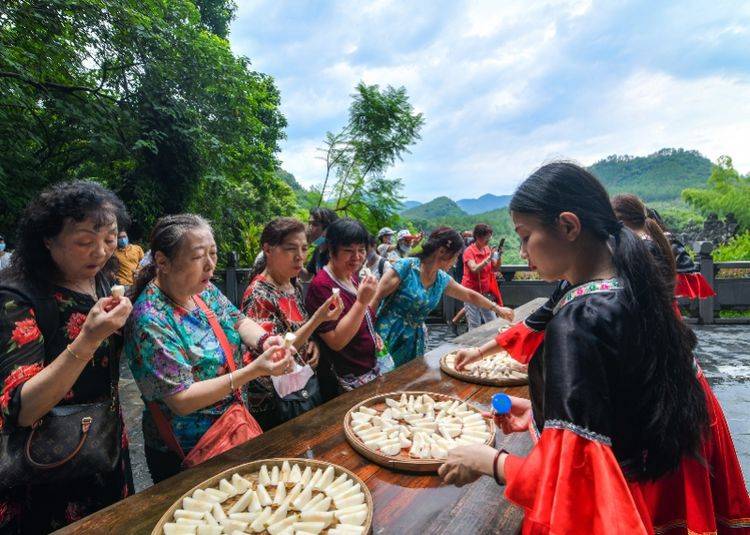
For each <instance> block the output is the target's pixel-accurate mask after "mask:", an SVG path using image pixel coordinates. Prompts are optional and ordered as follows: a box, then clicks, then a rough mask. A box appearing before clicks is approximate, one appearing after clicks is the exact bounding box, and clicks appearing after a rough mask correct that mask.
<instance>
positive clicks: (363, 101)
mask: <svg viewBox="0 0 750 535" xmlns="http://www.w3.org/2000/svg"><path fill="white" fill-rule="evenodd" d="M352 98H353V100H352V104H351V106H350V107H349V121H348V123H347V124H346V126H345V127H344V128H343V129H342V130H341V131H340V132H338V133H336V134H333V133H332V132H327V133H326V137H325V140H324V141H323V145H324V147H323V148H322V149H321V151H322V152H323V154H324V157H323V159H324V160H325V162H326V174H325V177H324V180H323V185H322V187H321V188H320V190H319V191H318V203H317V204H318V205H320V204H322V203H323V202H324V201H325V200H326V199H327V198H328V197H327V195H328V194H329V190H328V188H329V185H331V184H330V183H331V182H333V184H332V186H331V191H330V195H331V197H332V199H335V200H332V201H331V203H330V204H331V207H332V208H333V209H335V210H337V211H339V212H343V213H344V214H346V215H350V216H352V217H357V218H358V219H361V220H362V221H363V222H364V223H365V224H366V225H367V226H368V228H369V229H370V230H371V231H375V230H376V229H377V228H378V227H380V226H383V225H386V224H397V223H398V222H399V221H400V218H399V217H398V209H399V207H400V202H401V200H402V199H403V197H401V194H400V191H401V187H402V182H401V180H399V179H389V178H386V177H385V172H386V170H387V169H388V168H389V167H391V166H393V164H395V163H396V161H397V160H401V159H402V157H403V155H404V154H407V153H409V150H408V147H410V146H411V145H413V144H414V143H416V142H417V140H419V139H420V135H419V131H420V129H421V128H422V126H423V125H424V118H423V116H422V114H421V113H415V112H414V109H413V107H412V105H411V103H410V102H409V96H408V95H407V93H406V89H405V88H404V87H399V88H393V87H391V86H388V87H387V88H386V89H384V90H381V89H380V87H378V86H377V85H367V84H365V83H363V82H360V83H359V84H358V85H357V87H356V90H355V93H354V94H353V95H352Z"/></svg>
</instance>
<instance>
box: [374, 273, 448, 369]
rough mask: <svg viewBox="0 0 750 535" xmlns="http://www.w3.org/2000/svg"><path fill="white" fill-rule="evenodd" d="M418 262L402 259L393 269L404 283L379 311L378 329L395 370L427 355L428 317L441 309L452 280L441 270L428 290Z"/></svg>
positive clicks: (382, 304)
mask: <svg viewBox="0 0 750 535" xmlns="http://www.w3.org/2000/svg"><path fill="white" fill-rule="evenodd" d="M419 266H420V261H419V259H418V258H402V259H401V260H399V261H398V262H396V263H395V264H393V269H394V270H395V272H396V274H397V275H398V277H399V279H401V284H400V285H399V287H398V288H397V289H396V291H395V292H394V293H392V294H391V295H389V296H388V297H386V298H385V300H384V301H383V302H382V303H381V305H380V309H379V310H378V319H377V324H376V326H375V328H376V330H377V331H378V334H379V335H380V337H381V338H382V339H383V342H385V345H386V347H387V348H388V351H389V352H390V353H391V356H392V357H393V361H394V363H395V364H396V366H401V365H402V364H405V363H407V362H409V361H410V360H412V359H414V358H415V357H417V356H419V355H424V350H425V332H426V330H427V327H426V326H425V324H424V321H425V319H426V318H427V315H428V314H429V313H430V312H431V311H432V310H433V309H434V308H435V307H436V306H437V305H438V303H439V302H440V298H441V297H442V295H443V292H444V291H445V287H446V286H448V283H449V282H450V281H451V276H450V275H448V274H447V273H446V272H445V271H443V270H439V271H438V273H437V277H435V282H434V283H432V286H430V287H429V288H425V287H424V286H423V285H422V280H421V279H420V278H419Z"/></svg>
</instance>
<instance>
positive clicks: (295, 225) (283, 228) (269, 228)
mask: <svg viewBox="0 0 750 535" xmlns="http://www.w3.org/2000/svg"><path fill="white" fill-rule="evenodd" d="M300 232H302V233H304V232H305V225H304V223H302V221H300V220H299V219H295V218H293V217H277V218H276V219H274V220H272V221H271V222H270V223H268V224H267V225H266V226H265V227H264V228H263V232H262V233H261V235H260V245H261V247H262V246H263V245H270V246H272V247H273V246H276V245H281V244H282V243H284V240H285V239H286V237H287V236H289V235H290V234H297V233H300ZM266 265H267V264H266V255H265V254H263V251H261V256H260V259H259V260H258V261H257V262H255V264H253V267H252V269H251V270H250V273H249V274H248V277H247V282H248V284H250V283H251V282H253V279H255V277H257V276H258V275H260V274H261V273H263V271H264V270H265V269H266Z"/></svg>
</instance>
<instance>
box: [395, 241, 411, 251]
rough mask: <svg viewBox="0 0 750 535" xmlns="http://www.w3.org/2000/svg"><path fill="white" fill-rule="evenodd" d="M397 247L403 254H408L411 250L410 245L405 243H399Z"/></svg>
mask: <svg viewBox="0 0 750 535" xmlns="http://www.w3.org/2000/svg"><path fill="white" fill-rule="evenodd" d="M398 248H399V250H400V251H401V252H402V253H404V254H408V253H409V251H411V245H407V244H406V243H399V244H398Z"/></svg>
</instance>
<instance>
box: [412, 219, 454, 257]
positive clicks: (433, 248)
mask: <svg viewBox="0 0 750 535" xmlns="http://www.w3.org/2000/svg"><path fill="white" fill-rule="evenodd" d="M441 247H442V248H444V249H445V252H446V253H448V254H450V255H451V256H454V255H457V254H458V253H459V252H460V251H461V249H463V247H464V240H463V238H461V235H460V234H459V233H458V232H456V231H455V230H453V229H452V228H450V227H440V228H437V229H435V230H433V231H432V232H431V233H430V236H429V237H428V238H427V241H426V242H425V244H424V245H423V246H422V250H421V251H420V252H419V253H417V254H415V255H414V256H416V257H417V258H419V259H420V260H422V261H423V260H425V259H426V258H429V257H430V256H432V255H433V254H435V253H436V252H437V251H438V250H439V249H440V248H441Z"/></svg>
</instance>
